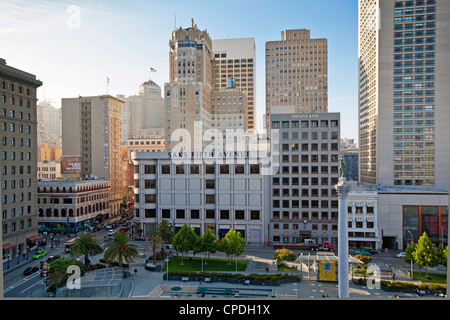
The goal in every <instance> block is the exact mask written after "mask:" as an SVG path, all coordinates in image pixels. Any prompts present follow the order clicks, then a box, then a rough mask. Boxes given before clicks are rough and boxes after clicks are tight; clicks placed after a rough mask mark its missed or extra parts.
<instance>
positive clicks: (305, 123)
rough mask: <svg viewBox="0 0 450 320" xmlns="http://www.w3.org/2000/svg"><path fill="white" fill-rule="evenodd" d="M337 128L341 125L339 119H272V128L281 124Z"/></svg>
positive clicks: (286, 126) (282, 125)
mask: <svg viewBox="0 0 450 320" xmlns="http://www.w3.org/2000/svg"><path fill="white" fill-rule="evenodd" d="M319 123H320V128H328V127H331V128H336V127H338V125H339V122H338V120H330V121H328V120H320V121H318V120H309V121H308V120H303V121H281V123H280V121H272V129H279V128H280V124H281V128H285V129H287V128H319Z"/></svg>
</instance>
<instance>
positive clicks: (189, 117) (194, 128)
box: [164, 23, 214, 151]
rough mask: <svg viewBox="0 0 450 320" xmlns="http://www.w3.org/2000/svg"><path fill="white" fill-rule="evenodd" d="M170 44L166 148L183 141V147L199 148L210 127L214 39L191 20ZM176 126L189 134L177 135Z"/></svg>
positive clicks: (166, 85)
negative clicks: (174, 134)
mask: <svg viewBox="0 0 450 320" xmlns="http://www.w3.org/2000/svg"><path fill="white" fill-rule="evenodd" d="M169 46H170V53H169V60H170V77H169V82H168V83H166V84H165V86H164V87H165V88H164V98H165V112H164V113H165V130H166V147H167V150H172V149H173V147H174V146H176V145H178V144H180V143H183V144H185V148H184V149H190V150H197V151H200V150H202V149H203V132H204V131H205V130H208V129H210V127H211V93H212V90H213V76H212V68H213V65H212V61H213V59H214V55H213V51H212V43H211V38H210V37H209V35H208V32H207V31H206V30H205V31H202V30H199V29H198V28H197V26H196V25H194V24H193V23H192V26H191V27H189V28H186V29H182V28H181V27H180V28H179V29H176V30H174V31H173V32H172V39H171V40H170V41H169ZM200 122H201V125H199V123H200ZM177 129H184V130H186V131H185V132H188V134H189V137H187V136H186V135H184V134H182V135H181V136H180V135H178V134H177V136H175V137H174V136H173V133H174V131H175V130H177Z"/></svg>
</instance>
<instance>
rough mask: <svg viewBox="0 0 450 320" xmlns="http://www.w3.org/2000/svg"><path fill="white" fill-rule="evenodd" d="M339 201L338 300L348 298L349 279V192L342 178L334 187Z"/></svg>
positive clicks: (346, 183)
mask: <svg viewBox="0 0 450 320" xmlns="http://www.w3.org/2000/svg"><path fill="white" fill-rule="evenodd" d="M335 188H336V191H337V194H338V199H339V217H338V285H339V298H348V297H349V283H348V282H349V277H348V272H349V269H348V267H349V266H348V215H347V197H348V193H349V191H350V188H351V187H350V185H349V184H348V182H347V179H346V178H344V177H342V176H341V177H340V178H339V182H338V184H337V185H335Z"/></svg>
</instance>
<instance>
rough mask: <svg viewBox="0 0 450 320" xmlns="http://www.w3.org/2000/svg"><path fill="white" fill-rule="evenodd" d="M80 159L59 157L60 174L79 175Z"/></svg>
mask: <svg viewBox="0 0 450 320" xmlns="http://www.w3.org/2000/svg"><path fill="white" fill-rule="evenodd" d="M80 173H81V159H80V158H79V157H76V156H63V157H61V174H80Z"/></svg>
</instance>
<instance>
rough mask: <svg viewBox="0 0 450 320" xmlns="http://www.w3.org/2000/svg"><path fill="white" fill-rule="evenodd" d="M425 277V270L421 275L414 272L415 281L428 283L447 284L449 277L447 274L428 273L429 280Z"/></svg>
mask: <svg viewBox="0 0 450 320" xmlns="http://www.w3.org/2000/svg"><path fill="white" fill-rule="evenodd" d="M425 276H426V273H425V270H422V271H421V272H420V273H419V272H418V271H414V274H413V279H414V280H420V281H422V282H427V283H439V284H447V275H446V274H445V273H430V272H428V277H429V279H427V278H426V277H425Z"/></svg>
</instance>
